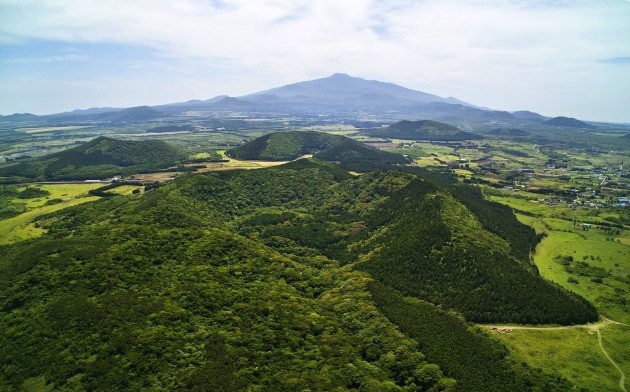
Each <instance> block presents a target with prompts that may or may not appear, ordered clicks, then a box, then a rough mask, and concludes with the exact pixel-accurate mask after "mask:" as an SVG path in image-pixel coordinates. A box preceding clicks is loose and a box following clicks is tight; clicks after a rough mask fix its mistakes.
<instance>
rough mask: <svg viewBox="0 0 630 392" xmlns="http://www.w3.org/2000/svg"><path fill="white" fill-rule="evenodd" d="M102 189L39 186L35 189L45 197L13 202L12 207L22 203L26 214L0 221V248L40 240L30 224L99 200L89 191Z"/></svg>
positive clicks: (36, 230)
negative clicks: (46, 216)
mask: <svg viewBox="0 0 630 392" xmlns="http://www.w3.org/2000/svg"><path fill="white" fill-rule="evenodd" d="M101 186H102V184H47V185H41V186H38V188H40V189H43V190H45V191H47V192H49V195H47V196H44V197H37V198H32V199H18V198H15V199H13V200H12V201H11V202H12V203H23V204H24V206H25V207H26V210H25V211H24V212H23V213H21V214H19V215H16V216H13V217H11V218H8V219H3V220H0V244H9V243H13V242H18V241H23V240H25V239H29V238H33V237H38V236H40V235H41V234H43V232H44V231H43V230H42V229H40V228H38V227H36V225H35V224H33V223H32V222H33V220H34V219H35V218H37V217H38V216H41V215H44V214H48V213H51V212H54V211H58V210H60V209H63V208H67V207H71V206H74V205H77V204H81V203H85V202H89V201H93V200H96V199H98V197H96V196H90V195H89V194H88V191H90V190H92V189H96V188H99V187H101ZM24 189H25V188H24V187H22V188H18V190H20V191H22V190H24Z"/></svg>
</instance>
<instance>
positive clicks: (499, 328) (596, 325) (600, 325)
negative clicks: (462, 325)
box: [479, 317, 627, 333]
mask: <svg viewBox="0 0 630 392" xmlns="http://www.w3.org/2000/svg"><path fill="white" fill-rule="evenodd" d="M609 324H619V325H627V324H624V323H620V322H617V321H613V320H610V319H607V318H605V317H603V318H602V321H598V322H596V323H589V324H579V325H562V326H558V327H536V326H526V325H488V324H482V325H479V326H480V327H482V328H485V329H488V330H490V331H497V332H500V333H501V332H503V333H505V332H510V331H515V330H523V329H526V330H534V331H558V330H563V329H577V328H586V329H590V330H592V331H598V330H599V329H601V328H603V327H605V326H607V325H609Z"/></svg>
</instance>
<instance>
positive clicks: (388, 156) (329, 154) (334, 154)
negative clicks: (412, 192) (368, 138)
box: [314, 137, 409, 164]
mask: <svg viewBox="0 0 630 392" xmlns="http://www.w3.org/2000/svg"><path fill="white" fill-rule="evenodd" d="M314 157H315V158H318V159H321V160H324V161H330V162H343V163H345V162H374V163H389V164H404V163H408V162H409V160H408V159H407V158H405V157H404V156H403V155H400V154H393V153H390V152H386V151H382V150H379V149H378V148H376V147H372V146H368V145H367V144H364V143H361V142H360V141H358V140H354V139H350V138H346V137H344V138H343V140H341V141H340V142H339V143H336V144H335V145H333V146H332V147H329V148H327V149H325V150H324V151H321V152H318V153H317V154H315V155H314Z"/></svg>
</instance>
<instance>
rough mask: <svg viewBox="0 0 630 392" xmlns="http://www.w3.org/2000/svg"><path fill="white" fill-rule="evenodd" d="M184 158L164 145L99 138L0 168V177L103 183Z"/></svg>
mask: <svg viewBox="0 0 630 392" xmlns="http://www.w3.org/2000/svg"><path fill="white" fill-rule="evenodd" d="M185 158H186V155H185V154H184V153H183V152H181V151H179V150H178V149H177V148H175V147H173V146H171V145H169V144H167V143H165V142H163V141H158V140H142V141H125V140H117V139H112V138H109V137H104V136H101V137H98V138H96V139H93V140H91V141H89V142H87V143H84V144H82V145H79V146H77V147H73V148H70V149H68V150H64V151H60V152H58V153H55V154H50V155H46V156H43V157H41V158H37V159H32V160H30V161H26V162H22V163H20V164H17V165H14V166H9V167H5V168H2V169H1V170H0V176H7V177H17V176H20V177H26V178H30V179H35V180H44V179H45V180H84V179H102V178H107V177H111V176H113V175H117V174H130V173H140V172H146V171H154V170H159V169H163V168H166V167H169V166H172V165H174V164H176V163H178V162H181V161H182V160H184V159H185Z"/></svg>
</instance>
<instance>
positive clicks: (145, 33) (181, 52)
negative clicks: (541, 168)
mask: <svg viewBox="0 0 630 392" xmlns="http://www.w3.org/2000/svg"><path fill="white" fill-rule="evenodd" d="M336 72H342V73H348V74H350V75H353V76H359V77H363V78H366V79H376V80H381V81H387V82H393V83H397V84H400V85H403V86H405V87H409V88H412V89H416V90H421V91H425V92H429V93H433V94H437V95H440V96H454V97H457V98H459V99H462V100H464V101H468V102H471V103H474V104H476V105H480V106H487V107H491V108H495V109H501V110H520V109H527V110H533V111H537V112H539V113H542V114H545V115H549V116H556V115H566V116H572V117H577V118H581V119H586V120H601V121H618V122H630V110H628V107H629V104H628V102H630V1H628V0H598V1H585V0H566V1H563V0H557V1H553V0H417V1H411V0H390V1H388V0H345V1H339V0H318V1H300V0H258V1H256V2H253V1H247V0H235V1H230V0H180V1H160V0H134V1H123V0H116V1H113V0H112V1H108V0H102V1H93V0H86V1H70V0H67V1H66V0H54V1H53V0H50V1H49V0H37V1H36V0H0V114H10V113H14V112H31V113H36V114H46V113H55V112H61V111H68V110H73V109H78V108H81V109H85V108H89V107H102V106H111V107H128V106H137V105H145V104H147V105H154V104H162V103H170V102H177V101H186V100H189V99H207V98H212V97H213V96H216V95H219V94H228V95H232V96H239V95H244V94H248V93H252V92H255V91H259V90H263V89H268V88H272V87H277V86H280V85H283V84H288V83H293V82H297V81H302V80H308V79H314V78H319V77H325V76H328V75H330V74H333V73H336Z"/></svg>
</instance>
